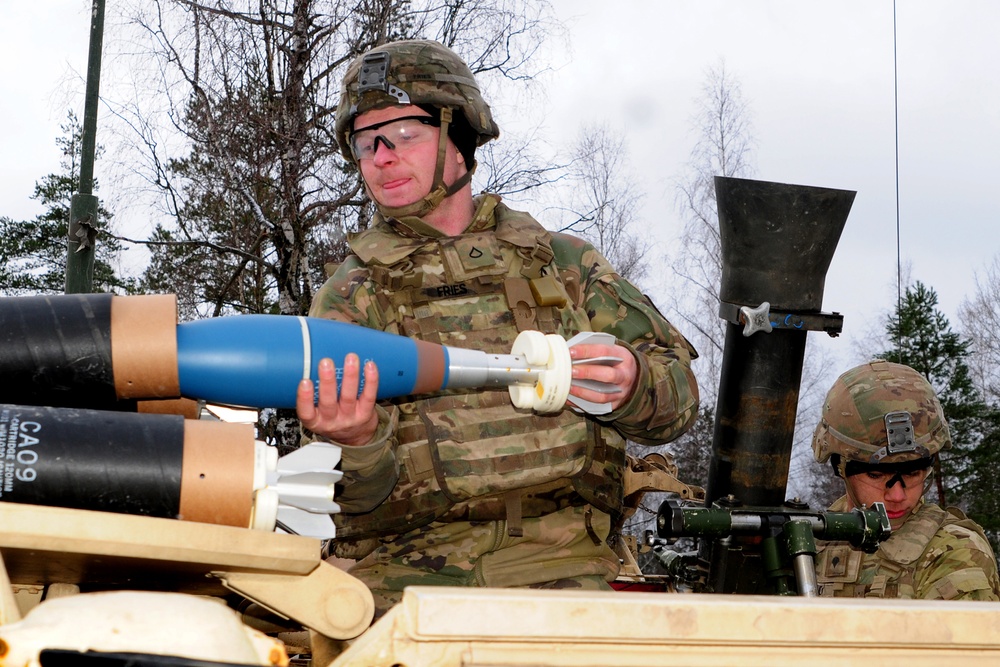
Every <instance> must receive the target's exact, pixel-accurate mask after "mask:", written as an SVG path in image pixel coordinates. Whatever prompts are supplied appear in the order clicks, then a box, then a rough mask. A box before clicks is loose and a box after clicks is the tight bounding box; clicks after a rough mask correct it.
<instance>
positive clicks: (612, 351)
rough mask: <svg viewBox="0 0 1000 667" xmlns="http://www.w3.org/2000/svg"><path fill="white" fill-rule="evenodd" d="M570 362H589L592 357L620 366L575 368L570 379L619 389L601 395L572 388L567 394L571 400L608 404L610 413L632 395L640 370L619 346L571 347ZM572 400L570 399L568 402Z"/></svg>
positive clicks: (579, 388)
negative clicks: (614, 360) (611, 359)
mask: <svg viewBox="0 0 1000 667" xmlns="http://www.w3.org/2000/svg"><path fill="white" fill-rule="evenodd" d="M569 356H570V358H571V359H573V360H576V359H590V358H594V357H618V358H619V359H621V362H619V363H618V364H615V365H613V366H611V365H605V364H576V365H574V366H573V379H574V380H576V379H581V380H597V381H598V382H603V383H604V384H606V385H610V386H612V387H615V388H617V389H618V391H617V392H615V393H611V394H602V393H600V392H597V391H593V390H590V389H585V388H583V387H577V386H573V387H571V388H570V390H569V394H570V396H579V397H580V398H582V399H584V400H585V401H591V402H594V403H610V404H611V409H612V410H617V409H618V407H619V406H620V405H621V404H622V403H624V402H625V401H627V400H628V399H629V398H631V397H632V392H634V391H635V384H636V378H637V377H638V375H639V367H638V365H637V364H636V361H635V357H634V356H632V352H631V351H630V350H629V349H628V348H627V347H622V346H621V345H585V344H580V345H574V346H573V347H571V348H570V349H569ZM572 400H573V399H572V398H571V399H570V401H572Z"/></svg>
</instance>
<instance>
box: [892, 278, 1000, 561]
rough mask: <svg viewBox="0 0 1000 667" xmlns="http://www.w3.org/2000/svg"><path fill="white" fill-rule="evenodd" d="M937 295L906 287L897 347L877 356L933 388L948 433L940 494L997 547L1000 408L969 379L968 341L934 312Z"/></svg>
mask: <svg viewBox="0 0 1000 667" xmlns="http://www.w3.org/2000/svg"><path fill="white" fill-rule="evenodd" d="M937 305H938V296H937V293H936V292H935V291H934V290H933V289H931V288H929V287H927V286H925V285H924V284H923V283H921V282H919V281H918V282H916V283H914V284H913V285H912V286H910V287H908V288H907V289H906V294H905V296H904V297H903V300H902V302H901V303H900V304H899V307H898V308H897V311H896V313H895V315H892V316H890V317H889V319H888V322H887V326H886V332H887V333H888V334H889V337H890V340H891V341H892V342H893V343H894V344H895V347H894V348H892V349H890V350H887V351H885V352H883V353H882V354H880V355H878V356H879V357H880V358H882V359H886V360H888V361H894V362H897V363H901V364H906V365H907V366H910V367H911V368H913V369H914V370H916V371H917V372H919V373H921V374H922V375H923V376H924V377H926V378H927V380H928V382H930V384H931V386H932V387H934V390H935V391H936V392H937V396H938V399H939V400H940V401H941V407H942V408H943V409H944V414H945V418H946V419H947V421H948V427H949V430H950V432H951V440H952V448H951V450H949V451H946V452H942V455H941V462H940V466H939V467H940V469H939V471H938V472H939V474H938V483H937V490H938V497H939V501H940V502H941V504H942V505H944V504H949V503H950V504H954V505H958V506H960V507H962V508H963V509H964V510H965V511H966V512H967V513H968V514H969V515H970V516H971V517H972V518H973V519H975V520H976V521H977V522H978V523H979V524H980V525H982V526H983V527H984V528H985V529H986V531H987V533H988V535H990V537H991V540H992V541H993V542H994V548H995V547H996V542H997V536H998V535H1000V513H998V512H997V511H996V510H997V509H998V508H1000V480H998V478H997V476H996V474H995V471H996V470H997V467H998V465H1000V451H998V449H997V446H998V445H1000V410H997V409H996V408H995V407H990V406H989V405H988V404H987V403H986V401H985V400H984V399H983V397H982V395H981V394H980V392H979V391H978V390H977V389H976V386H975V384H974V382H973V379H972V373H971V371H970V368H969V365H968V362H969V359H970V354H971V352H970V343H969V341H967V340H965V339H963V338H962V336H961V335H960V334H958V333H956V332H955V331H952V329H951V324H950V323H949V322H948V318H947V317H945V315H944V314H943V313H942V312H941V311H940V310H938V308H937Z"/></svg>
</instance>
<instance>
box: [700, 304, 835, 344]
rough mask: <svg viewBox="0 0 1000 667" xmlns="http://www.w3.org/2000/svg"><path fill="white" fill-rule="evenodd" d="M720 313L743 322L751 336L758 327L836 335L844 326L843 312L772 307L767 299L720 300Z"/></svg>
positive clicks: (768, 331) (744, 332)
mask: <svg viewBox="0 0 1000 667" xmlns="http://www.w3.org/2000/svg"><path fill="white" fill-rule="evenodd" d="M719 317H721V318H722V319H724V320H726V321H727V322H732V323H733V324H740V325H743V335H744V336H747V337H749V336H752V335H753V334H755V333H757V332H758V331H760V332H763V333H771V331H772V330H774V329H785V330H788V331H824V332H826V334H827V335H829V336H830V337H831V338H836V337H837V336H839V335H840V332H841V331H843V329H844V316H843V315H841V314H840V313H815V312H811V313H801V312H794V311H780V310H771V304H770V303H768V302H767V301H764V302H763V303H761V304H760V305H759V306H757V307H756V308H751V307H750V306H739V305H737V304H735V303H726V302H725V301H723V302H721V303H720V304H719Z"/></svg>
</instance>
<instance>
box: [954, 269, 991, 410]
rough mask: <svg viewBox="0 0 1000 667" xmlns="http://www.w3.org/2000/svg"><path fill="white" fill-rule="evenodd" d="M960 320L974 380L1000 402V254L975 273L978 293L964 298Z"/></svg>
mask: <svg viewBox="0 0 1000 667" xmlns="http://www.w3.org/2000/svg"><path fill="white" fill-rule="evenodd" d="M959 319H960V321H961V322H962V328H963V329H964V334H965V337H966V338H967V339H968V340H969V341H970V343H971V347H970V352H971V363H970V364H969V369H970V372H971V373H972V379H973V382H974V384H975V385H976V388H977V389H978V390H979V391H980V393H981V394H982V396H984V397H986V398H987V400H988V401H989V402H991V403H992V404H993V405H1000V255H997V256H995V257H994V258H993V262H992V263H991V264H990V265H989V266H987V267H986V270H985V271H984V272H983V273H981V274H980V273H978V272H977V273H976V293H975V295H974V296H973V297H972V298H971V299H965V300H963V301H962V305H961V306H960V307H959Z"/></svg>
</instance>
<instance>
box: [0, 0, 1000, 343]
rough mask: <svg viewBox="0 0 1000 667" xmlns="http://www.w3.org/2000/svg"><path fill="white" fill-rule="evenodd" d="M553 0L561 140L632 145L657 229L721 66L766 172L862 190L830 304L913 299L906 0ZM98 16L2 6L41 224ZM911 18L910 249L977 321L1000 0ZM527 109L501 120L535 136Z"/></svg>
mask: <svg viewBox="0 0 1000 667" xmlns="http://www.w3.org/2000/svg"><path fill="white" fill-rule="evenodd" d="M553 4H554V7H555V9H556V11H557V14H558V15H559V17H560V18H561V19H562V20H563V21H564V22H565V23H566V24H567V26H568V27H569V29H570V35H571V38H572V46H571V50H569V51H567V52H565V53H561V54H557V56H556V59H557V60H558V61H559V62H560V68H559V70H558V71H557V72H556V73H555V74H554V75H553V76H551V77H550V78H549V80H548V82H547V88H548V99H547V103H546V110H545V112H544V114H545V117H546V118H547V119H548V122H547V126H548V129H549V130H550V132H551V133H552V136H553V138H554V139H555V140H558V141H565V142H569V141H571V140H572V139H573V137H574V136H575V134H576V132H577V129H578V128H579V127H580V126H581V125H582V124H584V123H607V124H608V125H610V126H611V127H612V128H614V129H616V130H619V131H621V132H624V133H625V135H626V137H627V139H628V144H629V148H630V153H631V157H632V163H631V164H632V169H633V172H634V173H635V174H636V178H637V180H638V182H639V184H640V186H641V188H642V190H643V191H644V192H645V193H646V200H645V202H646V205H645V208H644V223H645V224H647V225H648V226H649V228H650V229H654V230H656V238H657V239H658V242H659V243H661V244H668V243H670V241H671V240H672V239H674V238H676V236H677V234H678V233H679V230H680V224H681V220H680V217H679V214H678V213H677V212H676V210H675V209H674V206H673V201H674V190H673V186H672V185H671V183H672V179H673V178H674V177H675V176H677V175H678V174H680V173H681V172H682V169H683V164H684V162H685V161H686V159H687V156H688V153H689V151H690V148H691V145H692V143H693V141H694V138H693V136H692V135H691V133H690V117H691V114H692V113H693V110H694V100H695V98H697V97H698V95H699V91H700V88H701V86H702V85H703V83H704V81H705V71H706V69H707V68H708V67H709V66H711V65H714V64H716V63H718V62H719V59H720V58H724V59H725V62H726V67H727V69H728V70H729V72H730V73H731V74H732V75H734V76H735V77H736V78H737V79H738V80H739V81H740V83H741V85H742V89H743V94H744V97H745V99H746V101H747V102H748V104H749V106H750V110H751V112H752V117H753V123H754V135H755V138H756V140H757V152H756V158H757V159H756V162H757V174H756V177H757V178H759V179H761V180H766V181H778V182H785V183H796V184H801V185H812V186H820V187H831V188H842V189H848V190H856V191H857V193H858V194H857V198H856V200H855V203H854V207H853V210H852V212H851V215H850V217H849V218H848V221H847V225H846V227H845V230H844V234H843V237H842V239H841V242H840V245H839V246H838V249H837V252H836V254H835V256H834V259H833V265H832V267H831V270H830V273H829V275H828V278H827V285H826V296H825V299H824V304H823V305H824V309H825V310H836V311H839V312H842V313H843V314H844V315H845V334H846V335H845V338H848V339H849V338H850V337H851V336H857V335H860V334H861V333H863V329H864V327H865V326H867V323H869V322H872V321H875V320H876V319H877V318H878V316H879V314H880V313H882V312H884V311H886V310H887V309H888V308H889V307H890V306H891V305H892V304H893V303H894V298H895V297H894V287H893V283H894V280H895V275H896V208H895V199H896V171H895V162H896V157H895V145H894V137H895V124H894V107H893V4H892V1H891V0H831V1H819V0H814V1H810V2H803V1H802V0H770V1H768V0H615V2H607V0H554V3H553ZM89 8H90V2H89V1H84V0H46V1H44V2H33V3H28V2H22V1H20V0H0V10H2V12H0V15H2V16H3V21H0V53H2V55H3V57H2V58H0V77H2V79H0V80H2V81H3V83H4V86H3V91H4V93H5V94H4V95H3V98H2V100H0V127H2V128H3V130H2V132H3V137H4V139H3V150H2V152H0V215H5V216H9V217H13V218H20V219H25V218H30V217H33V216H34V215H37V214H38V213H40V212H41V207H40V206H39V205H38V204H37V202H33V201H31V200H29V196H30V194H31V192H32V189H33V186H34V183H35V181H36V180H38V179H39V178H40V177H42V176H43V175H45V174H48V173H52V172H54V171H56V170H57V168H58V160H59V152H58V149H57V147H56V146H55V143H54V140H55V138H56V137H57V136H58V135H59V130H58V127H59V124H60V123H62V122H64V121H65V113H66V109H67V107H68V106H69V105H73V106H74V108H76V109H77V112H78V114H79V115H80V116H81V117H82V90H83V83H82V75H83V73H84V72H85V69H86V58H87V49H88V39H89ZM896 25H897V40H898V46H897V52H898V80H899V197H900V210H899V212H900V226H901V237H900V244H901V248H902V257H903V261H904V263H910V265H911V266H912V276H913V277H914V278H916V279H919V280H922V281H924V282H925V283H927V284H929V285H930V286H932V287H934V288H935V289H936V290H937V291H938V293H939V295H940V297H941V305H942V309H943V310H944V311H945V313H946V314H947V315H948V316H949V317H950V318H951V320H952V323H953V325H956V326H960V323H959V322H957V312H958V310H957V309H958V305H959V303H960V302H961V300H962V299H963V298H964V297H966V296H967V295H969V294H970V293H971V292H972V290H973V284H974V283H973V275H974V271H976V270H981V269H982V268H983V267H984V266H985V265H986V263H987V262H989V261H990V260H991V258H992V257H993V256H994V254H995V253H997V252H998V244H997V242H996V240H995V239H996V234H995V232H994V229H993V228H994V224H995V220H996V218H997V211H998V205H997V201H996V196H995V194H994V187H992V186H993V184H994V181H995V180H996V175H997V168H996V166H995V160H996V156H997V155H998V154H1000V99H998V98H1000V66H998V65H997V63H998V62H1000V40H998V39H997V31H998V29H1000V2H995V1H994V0H948V2H943V1H941V0H934V1H932V0H898V6H897V9H896ZM500 111H501V112H502V109H501V110H500ZM507 113H508V118H507V119H505V118H504V117H503V116H501V117H500V122H501V124H502V125H503V124H504V122H505V120H507V121H508V126H509V125H511V124H513V125H516V122H515V119H511V118H510V117H509V116H510V112H509V111H508V112H507ZM98 176H100V171H98ZM664 273H666V271H665V270H664ZM848 342H849V341H844V340H843V339H842V341H841V342H838V344H840V345H845V346H846V345H847V344H848Z"/></svg>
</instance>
